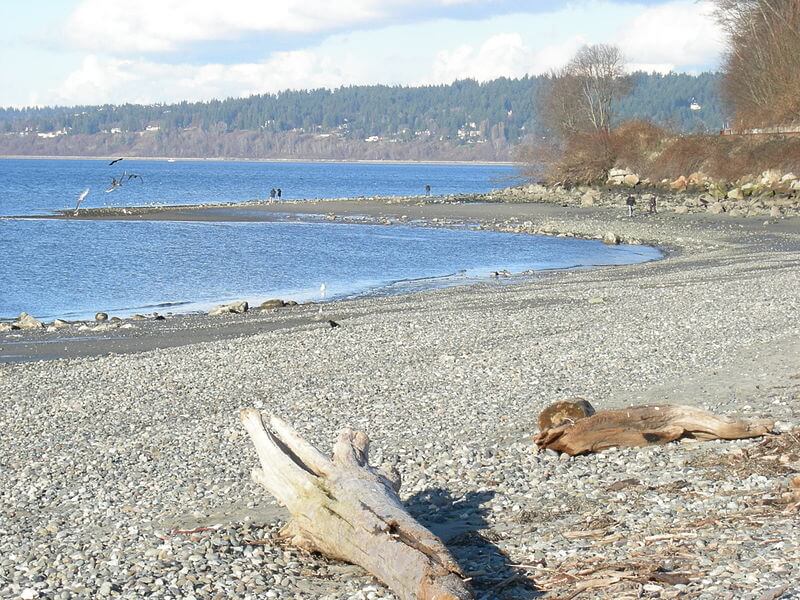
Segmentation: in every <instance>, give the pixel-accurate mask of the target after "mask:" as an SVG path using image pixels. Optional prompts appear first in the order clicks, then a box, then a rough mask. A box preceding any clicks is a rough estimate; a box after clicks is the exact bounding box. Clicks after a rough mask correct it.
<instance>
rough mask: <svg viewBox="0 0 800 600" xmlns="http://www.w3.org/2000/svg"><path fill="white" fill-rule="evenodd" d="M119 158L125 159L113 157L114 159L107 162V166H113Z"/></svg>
mask: <svg viewBox="0 0 800 600" xmlns="http://www.w3.org/2000/svg"><path fill="white" fill-rule="evenodd" d="M121 160H125V159H124V158H115V159H114V160H112V161H111V162H110V163H108V166H109V167H111V166H113V165H115V164H117V163H118V162H119V161H121Z"/></svg>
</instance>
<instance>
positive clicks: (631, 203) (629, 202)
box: [625, 194, 636, 217]
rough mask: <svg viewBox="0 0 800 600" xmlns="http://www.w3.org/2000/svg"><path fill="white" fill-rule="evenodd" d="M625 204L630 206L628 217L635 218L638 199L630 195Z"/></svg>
mask: <svg viewBox="0 0 800 600" xmlns="http://www.w3.org/2000/svg"><path fill="white" fill-rule="evenodd" d="M625 204H627V205H628V216H629V217H632V216H633V207H634V206H636V198H634V197H633V194H629V195H628V199H627V200H626V201H625Z"/></svg>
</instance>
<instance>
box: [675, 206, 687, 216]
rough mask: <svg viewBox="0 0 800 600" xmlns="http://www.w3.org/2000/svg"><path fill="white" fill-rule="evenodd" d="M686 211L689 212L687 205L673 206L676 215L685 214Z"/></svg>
mask: <svg viewBox="0 0 800 600" xmlns="http://www.w3.org/2000/svg"><path fill="white" fill-rule="evenodd" d="M688 212H689V207H688V206H676V207H675V214H676V215H685V214H686V213H688Z"/></svg>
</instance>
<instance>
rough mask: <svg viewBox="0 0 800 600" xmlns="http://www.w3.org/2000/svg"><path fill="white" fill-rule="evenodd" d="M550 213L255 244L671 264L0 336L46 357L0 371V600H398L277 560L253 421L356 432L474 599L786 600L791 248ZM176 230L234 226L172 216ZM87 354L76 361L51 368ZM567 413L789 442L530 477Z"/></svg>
mask: <svg viewBox="0 0 800 600" xmlns="http://www.w3.org/2000/svg"><path fill="white" fill-rule="evenodd" d="M582 193H583V194H585V192H582ZM609 193H611V192H609ZM568 194H570V195H572V194H573V192H568ZM473 200H474V199H473ZM565 204H568V206H566V207H564V206H561V203H559V202H558V201H552V202H550V203H549V204H541V203H535V202H528V201H523V202H503V203H496V204H495V203H487V202H474V201H473V202H457V203H456V202H443V201H441V200H436V199H434V200H421V199H405V200H397V201H392V202H391V203H387V202H378V201H346V202H344V201H343V202H317V203H314V202H308V203H285V204H282V205H280V206H277V205H263V206H262V208H260V209H253V208H252V207H250V208H249V209H248V211H247V217H246V218H248V219H253V218H255V219H260V218H263V219H266V218H305V217H307V216H308V215H311V214H314V215H321V218H330V219H337V220H347V221H353V222H359V221H367V222H386V223H393V222H419V223H420V224H425V225H428V226H453V225H463V224H472V225H479V226H483V227H486V228H492V229H501V230H505V231H516V232H519V233H520V234H525V233H532V232H544V233H549V234H552V235H580V236H584V237H598V238H604V237H610V236H609V234H613V236H614V237H615V239H616V240H617V241H619V240H622V241H632V242H641V243H652V244H657V245H659V246H661V247H662V248H664V250H665V251H666V253H667V256H666V258H665V259H664V260H661V261H657V262H651V263H647V264H642V265H636V266H625V267H613V268H603V269H594V270H580V271H565V272H552V273H538V274H534V275H532V276H525V277H508V278H506V277H499V278H497V279H493V280H490V281H486V282H484V283H481V284H477V285H472V286H469V287H459V288H451V289H443V290H436V291H429V292H424V293H420V294H414V295H405V296H393V297H384V298H371V299H359V300H351V301H347V302H338V303H330V304H327V305H325V306H324V308H323V314H322V315H319V312H318V311H319V306H292V307H277V306H275V307H270V308H268V309H265V310H263V311H258V310H249V311H247V312H244V313H242V314H236V313H234V312H225V311H222V312H223V313H224V314H220V315H218V316H203V317H199V316H188V317H175V318H168V319H167V320H166V321H155V320H153V319H148V320H141V321H139V322H133V321H130V320H125V321H123V322H115V326H114V328H112V327H111V322H112V319H113V316H112V317H111V318H110V319H109V320H107V321H106V320H101V322H99V323H97V324H93V325H89V326H87V327H88V328H89V329H92V328H97V327H105V328H106V329H105V330H103V331H89V330H84V331H77V329H78V328H79V327H80V325H77V326H76V325H70V326H69V328H68V329H66V330H56V329H54V330H52V331H50V332H48V331H46V329H42V328H33V329H31V330H30V331H22V330H21V331H9V332H5V333H0V347H2V348H3V350H2V352H5V353H6V355H5V356H8V357H11V355H12V354H15V353H17V354H18V353H19V352H18V351H17V350H13V349H12V350H11V351H9V350H8V348H14V347H19V345H21V344H25V343H28V344H29V346H30V347H31V348H33V347H34V346H36V347H49V348H50V351H49V354H47V356H48V357H49V358H50V360H47V361H40V362H27V363H20V364H12V363H10V362H9V363H6V364H0V398H2V403H0V431H2V435H0V598H26V599H28V598H57V599H68V598H97V597H120V598H142V597H153V598H231V597H235V598H254V599H255V598H292V599H294V598H325V599H329V600H334V599H342V598H348V599H349V598H353V599H356V598H358V599H364V598H380V597H383V598H390V597H392V595H391V594H390V592H388V591H387V590H386V588H384V587H383V586H382V585H380V583H378V582H376V581H375V580H373V579H372V578H371V577H370V576H369V575H368V574H366V573H365V572H363V571H362V570H361V569H359V568H358V567H354V566H350V565H346V564H343V563H339V562H335V561H330V560H327V559H325V558H323V557H320V556H315V555H306V554H304V553H302V552H300V551H299V550H296V549H294V548H292V547H290V546H286V545H283V544H282V543H281V542H280V541H279V540H278V539H277V536H276V534H277V532H278V530H279V529H280V527H281V525H282V524H283V523H285V520H286V518H287V515H286V513H285V512H284V511H283V510H282V509H281V508H280V507H278V506H277V505H276V504H275V503H274V502H273V501H272V499H271V498H269V497H267V496H266V495H265V493H264V492H263V491H262V490H261V489H260V488H258V487H257V486H256V485H255V484H253V483H252V482H251V481H250V470H251V468H252V467H253V466H254V465H255V463H256V456H255V451H254V450H253V448H252V445H251V444H250V441H249V439H248V438H247V436H246V434H245V432H244V430H243V428H242V427H241V424H240V423H239V419H238V410H239V409H240V408H242V407H247V406H255V407H257V408H259V409H261V410H262V411H264V412H265V413H275V414H277V415H279V416H281V417H283V418H284V419H286V420H287V421H288V422H290V423H292V424H293V425H294V426H295V427H297V429H298V430H299V431H300V433H301V434H302V435H303V436H304V437H306V438H307V439H308V440H309V441H311V442H313V443H314V444H316V445H317V446H318V447H320V448H324V449H325V450H326V451H327V450H329V449H330V446H331V444H332V442H333V441H334V439H335V434H336V431H337V430H338V429H340V428H341V427H343V426H345V425H352V426H354V427H357V428H359V429H363V430H364V431H366V432H367V433H368V434H369V435H370V437H371V439H372V440H373V452H372V454H373V457H374V458H373V461H374V462H375V463H378V464H380V463H389V464H392V465H394V466H395V467H396V468H397V469H398V470H399V471H400V473H401V475H402V478H403V485H402V488H401V497H402V499H403V500H404V502H405V504H406V506H407V508H408V509H409V511H410V512H411V513H412V514H413V515H414V516H415V517H416V518H417V519H418V520H419V521H420V522H422V523H423V524H424V525H426V526H428V527H429V528H430V529H431V530H433V531H434V532H435V533H437V534H438V535H440V536H441V537H442V538H443V539H444V540H445V541H446V543H447V545H448V547H449V549H450V550H451V552H452V553H453V555H454V556H455V557H456V559H457V560H458V561H459V563H460V564H461V566H462V568H463V570H464V571H465V572H466V574H467V575H468V576H469V577H471V583H472V585H473V587H474V589H475V591H476V596H477V597H478V598H486V599H492V598H497V599H508V600H511V599H529V598H537V597H546V598H576V597H577V598H643V597H644V598H704V599H708V600H712V599H714V600H716V599H719V598H730V599H753V600H761V599H776V598H798V597H800V590H798V587H797V585H798V584H797V582H798V581H800V520H799V519H798V511H797V507H796V504H793V502H796V501H797V499H796V497H793V496H792V492H791V488H790V483H791V481H792V478H793V477H794V475H795V474H796V473H797V472H798V471H800V433H799V432H798V430H796V429H795V428H796V427H797V426H798V425H800V358H798V357H800V336H798V334H799V333H800V324H799V323H798V320H797V314H798V309H800V286H798V281H800V277H799V275H800V223H799V222H798V220H797V219H794V218H780V219H779V218H770V217H769V216H768V215H767V216H766V217H764V216H763V215H759V218H757V219H755V218H751V219H743V218H737V217H736V216H735V215H734V216H732V215H731V214H713V212H709V211H704V213H703V214H680V213H677V214H676V212H675V211H674V210H673V211H665V212H663V213H661V214H657V215H643V214H637V216H635V217H634V218H632V219H628V218H623V216H622V214H623V210H624V205H620V206H617V205H616V204H614V205H613V206H612V207H609V208H603V207H597V206H592V207H584V208H581V207H580V204H581V200H580V198H578V199H577V202H569V203H566V202H565ZM149 210H151V212H152V209H149ZM181 211H183V212H181ZM204 211H205V212H204ZM681 212H683V211H681ZM725 212H726V213H729V212H730V211H725ZM189 213H191V215H194V217H196V218H208V219H219V218H229V219H236V218H237V212H236V209H234V208H225V207H220V208H213V209H191V210H190V209H181V210H180V211H175V210H173V211H172V213H171V214H172V216H175V215H178V216H179V217H180V218H186V216H187V214H189ZM159 214H161V215H162V218H169V216H170V212H169V211H160V213H159ZM253 215H255V216H253ZM783 216H785V215H783V214H782V217H783ZM109 218H150V215H149V214H146V213H135V211H134V212H133V214H129V215H124V216H123V217H120V216H119V215H116V216H113V215H112V216H110V217H109ZM238 218H245V217H244V216H242V215H241V214H240V215H239V216H238ZM98 308H102V307H98ZM327 319H334V320H335V321H336V322H338V323H339V324H340V325H341V326H340V327H337V328H335V329H332V328H330V327H329V326H328V324H327ZM126 323H130V324H132V325H133V327H131V328H129V329H127V330H123V329H122V327H123V326H124V325H125V324H126ZM84 325H85V324H84ZM64 331H68V332H69V333H68V334H65V333H64ZM12 336H21V337H12ZM72 338H74V339H72ZM88 338H92V341H91V344H90V346H91V349H92V350H91V351H90V352H86V353H85V354H87V355H88V356H85V357H82V358H69V357H70V356H71V354H70V348H71V347H75V346H79V345H80V342H79V341H76V340H79V339H88ZM176 338H177V340H178V341H177V343H176V342H175V340H176ZM126 340H127V341H126ZM48 344H49V346H48ZM59 348H60V349H59ZM32 352H33V351H32ZM109 352H114V353H115V354H111V355H109V354H108V353H109ZM120 353H121V354H120ZM2 356H3V355H0V358H2ZM59 356H62V357H64V358H58V357H59ZM28 358H36V356H35V354H34V355H31V356H29V357H28ZM7 360H14V359H13V357H11V358H8V359H7ZM575 396H581V397H583V398H586V399H587V400H589V401H590V402H591V403H592V404H593V405H594V406H595V407H596V408H598V409H603V408H620V407H624V406H628V405H634V404H635V405H639V404H646V403H676V404H688V405H692V406H698V407H703V408H707V409H710V410H712V411H715V412H719V413H723V414H732V415H736V416H738V417H742V418H751V417H752V418H755V417H770V418H773V419H775V420H776V421H777V425H776V429H777V430H778V431H779V432H782V433H781V435H778V436H772V437H768V438H765V439H757V440H750V441H736V442H708V443H699V442H694V441H684V442H680V443H673V444H669V445H666V446H661V447H654V448H647V449H628V450H617V451H610V452H606V453H603V454H598V455H591V456H584V457H575V458H567V457H563V456H558V455H555V454H553V453H549V452H544V453H539V452H537V450H536V448H535V446H534V445H533V443H532V436H533V434H535V433H536V428H537V427H536V422H537V416H538V414H539V412H540V411H541V410H542V409H543V408H544V407H545V406H547V405H548V404H550V403H551V402H554V401H557V400H561V399H564V398H570V397H575Z"/></svg>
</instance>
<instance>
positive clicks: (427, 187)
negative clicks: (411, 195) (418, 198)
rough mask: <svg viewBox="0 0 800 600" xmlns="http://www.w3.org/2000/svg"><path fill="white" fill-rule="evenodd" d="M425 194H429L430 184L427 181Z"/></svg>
mask: <svg viewBox="0 0 800 600" xmlns="http://www.w3.org/2000/svg"><path fill="white" fill-rule="evenodd" d="M425 195H426V196H430V195H431V186H430V184H429V183H426V184H425Z"/></svg>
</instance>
